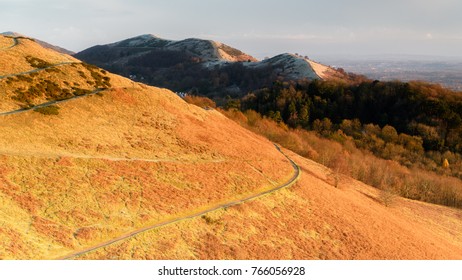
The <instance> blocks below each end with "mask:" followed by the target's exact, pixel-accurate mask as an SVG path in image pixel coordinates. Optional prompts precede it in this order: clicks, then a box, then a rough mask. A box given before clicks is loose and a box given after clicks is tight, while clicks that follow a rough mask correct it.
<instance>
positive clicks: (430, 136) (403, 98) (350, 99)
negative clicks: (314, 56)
mask: <svg viewBox="0 0 462 280" xmlns="http://www.w3.org/2000/svg"><path fill="white" fill-rule="evenodd" d="M239 101H240V102H241V104H238V103H237V102H235V101H234V103H233V106H240V107H241V108H240V109H242V110H249V109H251V110H255V111H257V112H259V113H261V114H263V115H265V116H267V117H270V118H271V119H273V120H276V121H279V122H284V123H286V124H287V125H289V126H290V127H302V128H306V129H311V130H315V131H317V132H318V133H319V134H321V135H324V136H326V137H330V138H333V137H334V138H337V140H338V141H342V138H343V139H346V138H350V139H354V140H355V143H356V145H357V146H359V147H361V148H365V149H367V150H371V151H372V152H374V154H376V155H378V156H380V157H383V158H385V159H392V160H397V161H399V162H401V163H402V164H405V165H407V166H411V165H413V164H419V165H420V166H424V167H426V168H427V169H432V170H438V169H440V168H447V164H448V163H450V164H452V165H453V166H452V167H453V168H451V170H452V171H453V172H452V174H453V175H456V176H458V177H462V173H461V171H460V170H461V169H460V168H455V167H456V166H457V167H460V165H461V156H460V154H461V153H462V95H461V94H460V93H456V92H453V91H450V90H448V89H444V88H442V87H441V86H439V85H432V84H426V83H422V82H410V83H403V82H379V81H370V82H363V83H360V84H357V85H352V84H347V83H342V82H332V81H318V80H316V81H311V82H308V81H306V82H297V83H295V82H290V83H289V82H276V83H274V84H273V85H272V86H271V87H267V88H264V89H261V90H257V91H253V92H251V93H249V94H248V95H247V96H245V97H244V98H242V99H241V100H239ZM444 162H446V163H444ZM443 163H444V164H443ZM443 165H446V166H445V167H443Z"/></svg>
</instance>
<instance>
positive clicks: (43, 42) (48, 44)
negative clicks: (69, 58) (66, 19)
mask: <svg viewBox="0 0 462 280" xmlns="http://www.w3.org/2000/svg"><path fill="white" fill-rule="evenodd" d="M1 35H4V36H10V37H24V38H25V37H26V36H24V35H22V34H19V33H16V32H11V31H8V32H3V33H1ZM31 40H34V41H35V42H37V43H38V44H39V45H40V46H42V47H44V48H47V49H52V50H54V51H57V52H59V53H63V54H68V55H73V54H74V52H73V51H70V50H67V49H65V48H62V47H59V46H55V45H52V44H50V43H47V42H45V41H41V40H39V39H35V38H31Z"/></svg>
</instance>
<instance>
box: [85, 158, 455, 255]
mask: <svg viewBox="0 0 462 280" xmlns="http://www.w3.org/2000/svg"><path fill="white" fill-rule="evenodd" d="M288 155H289V156H290V157H292V158H293V159H294V160H295V161H296V162H297V163H298V164H299V165H300V166H301V168H302V178H301V180H300V181H299V183H297V184H296V185H295V186H293V187H291V188H287V189H284V190H281V191H278V192H276V193H273V194H271V195H268V196H265V197H263V198H260V199H258V200H254V201H252V202H249V203H245V204H242V205H239V206H236V207H232V208H228V209H226V210H220V211H217V212H214V213H210V214H207V215H204V216H202V217H198V218H195V219H192V220H188V221H184V222H181V223H177V224H175V225H171V226H166V227H163V228H161V229H157V230H153V231H149V232H146V233H144V234H140V235H138V236H137V237H135V238H131V239H128V240H127V241H125V242H119V243H116V244H113V245H111V246H108V247H106V248H103V249H99V250H97V251H94V252H91V253H88V254H85V255H82V256H80V259H462V236H461V234H460V233H461V232H462V211H461V210H455V209H451V208H446V207H441V206H436V205H431V204H426V203H421V202H416V201H410V200H405V199H401V198H395V199H394V201H393V204H392V206H390V207H386V206H384V205H383V204H382V203H381V201H380V200H381V198H380V194H379V192H378V191H377V189H374V188H372V187H370V186H367V185H364V184H362V183H360V182H357V181H355V180H352V179H349V178H342V179H341V180H340V184H339V187H338V188H335V187H334V186H333V181H334V180H333V178H332V175H331V174H332V173H331V171H330V170H328V169H327V168H325V167H323V166H321V165H319V164H317V163H314V162H312V161H310V160H307V159H304V158H301V157H299V156H297V155H295V154H293V153H290V152H288Z"/></svg>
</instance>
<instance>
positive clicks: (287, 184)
mask: <svg viewBox="0 0 462 280" xmlns="http://www.w3.org/2000/svg"><path fill="white" fill-rule="evenodd" d="M274 146H275V147H276V149H277V150H278V151H279V152H280V153H281V154H283V155H284V156H285V157H286V158H287V160H289V162H290V164H291V165H292V168H293V169H294V174H293V175H292V177H291V178H290V179H289V180H288V181H287V182H285V183H283V184H281V185H278V186H275V187H273V188H271V189H268V190H265V191H261V192H258V193H256V194H252V195H250V196H247V197H244V198H241V199H237V200H232V201H229V202H227V203H223V204H219V205H215V206H211V207H210V208H209V209H206V210H202V211H199V212H196V213H193V214H190V215H187V216H183V217H178V218H174V219H171V220H167V221H164V222H160V223H158V224H155V225H151V226H148V227H144V228H141V229H138V230H135V231H132V232H129V233H126V234H124V235H121V236H119V237H117V238H114V239H111V240H108V241H106V242H103V243H100V244H97V245H94V246H92V247H89V248H87V249H84V250H81V251H78V252H74V253H71V254H68V255H66V256H63V257H60V258H59V259H61V260H69V259H74V258H77V257H79V256H81V255H84V254H87V253H90V252H92V251H95V250H98V249H102V248H105V247H107V246H109V245H112V244H114V243H116V242H119V241H124V240H127V239H130V238H132V237H134V236H137V235H139V234H141V233H144V232H147V231H150V230H153V229H157V228H160V227H163V226H167V225H172V224H174V223H177V222H181V221H185V220H188V219H192V218H196V217H199V216H202V215H205V214H207V213H210V212H213V211H217V210H220V209H224V208H227V207H231V206H234V205H238V204H242V203H244V202H247V201H250V200H253V199H256V198H259V197H262V196H264V195H267V194H270V193H273V192H275V191H278V190H280V189H283V188H287V187H290V186H292V185H293V184H294V183H295V182H297V180H298V179H299V178H300V175H301V169H300V167H299V166H298V165H297V164H296V163H295V162H294V161H293V160H292V159H291V158H289V157H288V156H287V155H286V154H285V153H284V152H283V151H282V150H281V148H280V147H279V146H278V145H276V144H274Z"/></svg>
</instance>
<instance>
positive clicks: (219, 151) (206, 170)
mask: <svg viewBox="0 0 462 280" xmlns="http://www.w3.org/2000/svg"><path fill="white" fill-rule="evenodd" d="M18 127H20V128H21V129H18ZM242 143H245V145H242ZM0 146H1V148H0V154H1V155H3V156H1V157H0V166H2V171H1V173H0V180H1V181H0V182H1V185H0V198H1V199H2V200H4V201H6V202H5V203H4V204H2V206H0V212H1V211H6V210H7V209H4V206H3V205H5V207H8V205H14V206H15V207H14V208H11V207H9V208H8V211H10V214H9V215H10V217H12V218H10V220H11V223H9V224H8V226H7V227H6V229H9V230H12V232H9V233H8V237H7V236H6V235H7V233H3V234H4V237H1V238H2V240H3V241H4V242H6V243H8V244H12V243H11V242H13V241H12V240H13V239H12V238H13V237H11V236H13V235H14V234H16V235H15V236H16V237H17V238H18V239H21V240H22V241H23V242H24V244H25V245H24V246H23V247H21V248H16V249H14V250H13V249H11V250H5V251H3V252H1V254H0V258H13V259H18V258H19V259H30V258H34V259H35V258H38V259H48V258H57V257H60V256H63V255H65V254H67V253H70V252H72V251H74V250H79V249H83V248H86V247H89V246H92V245H94V244H97V243H99V242H102V241H105V240H108V239H111V238H114V237H117V236H119V235H121V234H124V233H126V232H129V231H132V230H135V229H137V228H141V227H144V226H148V225H150V224H154V223H157V222H159V221H163V220H166V219H170V218H173V217H178V216H184V215H188V214H190V213H193V212H194V211H196V210H197V209H203V208H206V207H207V206H208V205H217V204H220V203H222V202H226V201H229V200H232V199H233V198H238V197H241V196H243V195H246V194H249V193H253V192H257V191H258V190H261V189H262V188H268V187H271V186H273V184H274V183H280V182H284V181H285V180H287V179H288V177H290V176H291V174H292V172H293V170H292V167H291V166H290V164H289V162H288V161H287V160H286V159H285V158H284V156H283V155H281V154H280V153H279V152H278V151H277V150H276V149H275V147H274V146H273V144H272V143H271V142H269V141H267V140H265V139H264V138H261V137H258V136H255V135H254V134H253V133H251V132H249V131H247V130H245V129H243V128H241V127H240V126H238V125H237V124H235V123H234V122H232V121H230V120H229V119H227V118H225V117H224V116H222V115H221V114H219V113H218V112H216V111H206V110H203V109H201V108H198V107H196V106H192V105H188V104H186V103H185V102H184V101H182V100H181V99H180V98H178V97H176V96H175V95H174V94H173V93H171V92H169V91H167V90H159V89H154V88H150V87H144V86H136V87H135V88H131V89H115V90H108V91H105V92H103V94H102V96H97V95H95V96H88V97H83V98H80V99H75V100H72V101H69V102H67V103H61V104H60V110H59V115H56V116H52V115H43V114H40V113H37V112H34V111H28V112H24V113H21V114H17V115H9V116H3V117H1V119H0ZM143 160H149V161H143ZM156 160H157V161H158V162H154V161H156ZM11 209H15V210H14V211H13V212H12V213H11V211H12V210H11ZM13 222H17V223H18V224H22V223H24V224H27V229H25V228H18V227H17V226H15V227H13V226H12V223H13ZM13 229H14V231H13ZM28 244H30V246H31V247H29V245H28ZM32 244H35V245H34V246H33V245H32ZM7 247H8V246H7Z"/></svg>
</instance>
